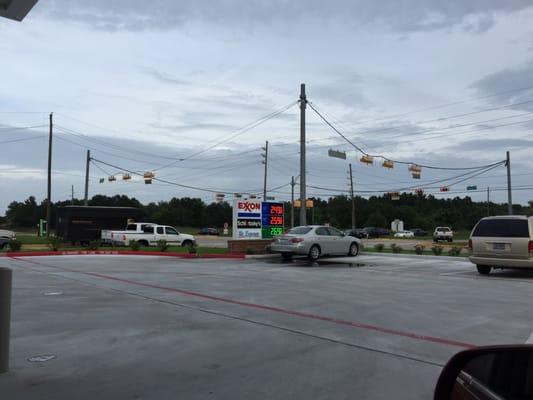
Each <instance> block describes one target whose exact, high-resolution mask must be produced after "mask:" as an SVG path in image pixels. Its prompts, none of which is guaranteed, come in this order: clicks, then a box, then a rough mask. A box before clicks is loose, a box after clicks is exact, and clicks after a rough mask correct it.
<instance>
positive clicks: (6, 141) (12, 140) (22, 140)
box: [0, 135, 46, 144]
mask: <svg viewBox="0 0 533 400" xmlns="http://www.w3.org/2000/svg"><path fill="white" fill-rule="evenodd" d="M45 137H46V135H39V136H32V137H29V138H20V139H11V140H3V141H1V142H0V144H4V143H15V142H25V141H28V140H35V139H43V138H45Z"/></svg>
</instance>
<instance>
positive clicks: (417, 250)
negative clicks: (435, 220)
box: [415, 244, 426, 254]
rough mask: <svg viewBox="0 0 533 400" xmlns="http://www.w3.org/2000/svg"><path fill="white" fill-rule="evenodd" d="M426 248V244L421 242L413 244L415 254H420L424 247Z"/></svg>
mask: <svg viewBox="0 0 533 400" xmlns="http://www.w3.org/2000/svg"><path fill="white" fill-rule="evenodd" d="M425 248H426V246H424V245H423V244H417V245H415V253H416V254H422V253H424V249H425Z"/></svg>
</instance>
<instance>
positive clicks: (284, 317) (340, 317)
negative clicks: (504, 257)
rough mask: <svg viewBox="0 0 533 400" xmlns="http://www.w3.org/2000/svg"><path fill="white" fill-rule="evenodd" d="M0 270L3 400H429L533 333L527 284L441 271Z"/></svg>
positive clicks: (369, 261) (40, 263)
mask: <svg viewBox="0 0 533 400" xmlns="http://www.w3.org/2000/svg"><path fill="white" fill-rule="evenodd" d="M0 265H2V266H9V267H11V268H13V270H14V298H13V323H12V354H11V371H10V372H8V373H7V374H4V375H0V393H1V394H2V398H6V399H25V400H33V399H56V400H57V399H69V400H70V399H73V398H76V399H94V398H98V399H99V400H105V399H158V400H161V399H178V398H179V399H214V398H216V399H235V398H246V399H265V398H276V399H289V398H290V399H310V398H312V399H331V398H335V399H354V398H361V399H390V398H394V399H428V398H431V395H432V391H433V387H434V385H435V382H436V379H437V377H438V374H439V372H440V370H441V366H442V365H443V364H444V363H445V362H446V361H447V360H448V358H449V357H450V356H451V355H453V354H454V353H456V352H457V351H459V350H462V349H464V348H467V347H470V346H473V345H483V344H501V343H524V342H525V341H526V340H527V338H528V337H530V335H531V331H532V330H533V322H531V301H530V299H531V289H532V288H533V274H532V273H531V272H520V271H504V272H496V273H494V274H491V275H490V276H488V277H482V276H479V275H477V273H476V272H474V268H473V266H472V265H470V264H469V263H468V262H466V261H463V260H452V259H450V258H433V257H423V256H416V257H409V256H386V255H379V256H372V255H363V256H359V257H357V258H347V257H343V258H330V259H325V260H322V261H321V262H320V263H318V264H310V263H309V262H307V261H306V260H295V261H293V262H290V263H283V262H281V261H279V260H273V259H263V260H243V261H235V260H181V259H174V258H168V257H133V256H132V257H130V256H84V257H74V256H72V257H71V256H63V257H42V258H37V257H34V258H19V259H7V258H3V259H0ZM34 356H53V357H54V358H53V359H50V360H48V361H44V362H31V361H29V360H30V359H31V358H32V357H34ZM44 359H46V358H42V359H41V360H44ZM34 361H35V360H34Z"/></svg>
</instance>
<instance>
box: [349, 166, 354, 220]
mask: <svg viewBox="0 0 533 400" xmlns="http://www.w3.org/2000/svg"><path fill="white" fill-rule="evenodd" d="M350 195H351V196H352V231H353V230H355V198H354V192H353V174H352V164H351V163H350Z"/></svg>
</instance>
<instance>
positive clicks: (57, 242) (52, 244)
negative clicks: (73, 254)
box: [48, 236, 63, 251]
mask: <svg viewBox="0 0 533 400" xmlns="http://www.w3.org/2000/svg"><path fill="white" fill-rule="evenodd" d="M62 243H63V238H62V237H61V236H50V237H49V238H48V247H49V248H50V250H52V251H58V250H59V248H60V247H61V244H62Z"/></svg>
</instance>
